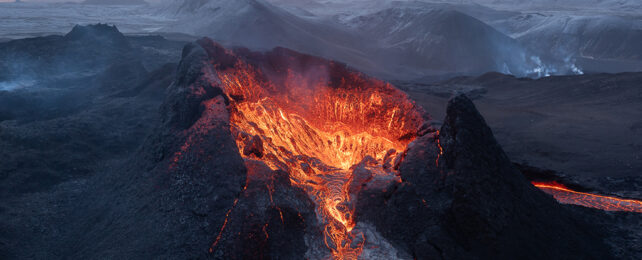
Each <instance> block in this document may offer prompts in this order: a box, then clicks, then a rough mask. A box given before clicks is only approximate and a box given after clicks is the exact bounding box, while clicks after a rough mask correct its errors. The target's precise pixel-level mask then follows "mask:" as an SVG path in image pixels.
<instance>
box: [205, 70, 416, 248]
mask: <svg viewBox="0 0 642 260" xmlns="http://www.w3.org/2000/svg"><path fill="white" fill-rule="evenodd" d="M330 66H332V64H330V65H328V64H325V65H319V66H318V67H311V68H310V67H309V68H307V71H305V72H297V71H294V70H293V69H292V68H288V69H286V70H284V71H278V72H279V73H281V74H280V75H279V76H277V78H276V79H271V78H269V77H268V76H266V75H265V73H264V71H261V70H260V69H257V68H255V67H254V66H252V65H250V64H247V63H245V62H243V61H241V60H240V59H239V60H238V61H237V62H236V64H235V65H234V66H233V67H232V68H230V67H228V68H226V69H223V70H218V71H217V76H218V79H219V80H220V81H221V86H222V88H223V91H224V93H225V94H226V95H227V97H228V99H229V100H230V105H229V110H230V122H231V130H232V133H233V135H234V136H235V138H236V142H237V146H238V148H239V152H240V153H241V155H242V156H243V157H244V158H246V159H252V160H261V161H263V162H264V163H265V164H267V165H268V166H269V167H270V168H272V169H273V170H276V169H281V170H285V171H287V172H288V173H289V175H290V179H291V181H292V183H293V184H294V185H297V186H299V187H301V188H302V189H304V190H305V191H306V192H307V193H308V195H309V197H310V198H311V199H312V200H313V201H314V202H315V204H316V207H317V208H316V213H317V217H318V218H319V220H320V222H321V223H323V225H324V226H325V230H324V231H323V232H324V238H325V244H326V245H327V247H328V248H329V249H330V250H331V251H332V255H333V257H334V258H335V259H356V258H357V257H358V256H359V255H360V254H361V252H362V249H363V245H364V243H365V239H364V235H363V234H362V233H361V232H359V231H357V230H354V227H355V225H356V223H355V220H354V218H353V216H354V203H353V202H354V200H355V199H356V198H355V196H356V192H358V190H353V189H354V188H352V189H351V184H352V182H353V171H352V169H354V168H353V166H355V165H357V164H359V163H362V161H363V162H364V163H365V162H367V163H365V165H366V166H365V167H367V168H368V169H369V170H371V172H373V174H375V175H384V176H386V177H388V178H389V179H390V180H397V181H400V180H398V179H399V177H398V176H396V170H394V167H393V166H392V165H393V164H395V162H398V161H399V160H401V156H402V153H403V152H404V150H405V149H406V147H407V145H408V143H410V142H411V141H412V140H413V139H414V137H415V135H416V131H417V129H418V127H419V126H420V125H421V123H422V122H423V119H422V117H421V116H420V114H419V112H418V110H417V108H416V106H415V104H414V103H413V102H411V101H410V100H409V99H408V98H407V96H406V95H405V94H403V93H402V92H401V91H399V90H397V89H395V88H394V87H392V86H391V85H389V84H387V83H384V82H382V81H378V80H372V79H367V78H365V77H364V76H362V75H360V74H358V73H353V72H348V71H341V72H339V73H340V78H337V77H336V75H333V77H332V78H333V80H329V78H331V76H330V75H329V72H328V70H329V69H330V68H329V67H330ZM215 67H216V66H215ZM272 77H275V76H272ZM257 137H258V138H259V139H260V142H259V141H258V140H257ZM250 143H251V145H248V144H250ZM259 143H260V144H259ZM257 149H258V150H260V151H258V150H257ZM364 159H367V160H364ZM357 186H360V185H357ZM357 189H358V188H357ZM266 236H267V234H266ZM355 238H359V239H355Z"/></svg>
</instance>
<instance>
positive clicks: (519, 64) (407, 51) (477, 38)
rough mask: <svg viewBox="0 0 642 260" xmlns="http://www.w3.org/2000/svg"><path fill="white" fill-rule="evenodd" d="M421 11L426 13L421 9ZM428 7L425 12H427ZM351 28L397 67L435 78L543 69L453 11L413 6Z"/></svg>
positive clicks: (483, 26)
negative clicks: (450, 74)
mask: <svg viewBox="0 0 642 260" xmlns="http://www.w3.org/2000/svg"><path fill="white" fill-rule="evenodd" d="M417 7H420V8H417ZM421 7H423V8H421ZM349 22H350V23H351V26H353V27H354V28H355V30H357V31H360V32H364V33H366V35H368V38H370V39H372V40H373V41H376V42H377V45H378V47H380V48H382V49H388V50H390V51H391V52H392V53H394V55H395V56H394V57H390V58H391V59H396V60H397V62H399V63H400V64H403V65H405V66H409V67H412V68H417V69H423V70H431V71H434V72H435V73H440V72H458V73H480V72H486V71H500V72H504V73H513V74H517V75H524V74H528V73H529V71H530V70H533V69H534V68H535V66H537V64H534V62H533V61H531V60H530V57H531V56H532V55H533V54H531V53H529V52H528V51H527V50H526V49H525V48H523V47H522V46H521V45H520V44H519V43H518V42H517V41H515V40H513V39H512V38H510V37H508V36H506V35H504V34H502V33H500V32H498V31H497V30H495V29H493V28H492V27H490V26H488V25H486V24H485V23H483V22H481V21H479V20H477V19H475V18H473V17H470V16H468V15H466V14H464V13H461V12H459V11H456V10H453V9H450V8H432V7H430V6H423V5H419V6H418V5H408V6H399V7H392V8H388V9H385V10H382V11H379V12H376V13H373V14H368V15H364V16H359V17H356V18H353V19H352V20H351V21H349Z"/></svg>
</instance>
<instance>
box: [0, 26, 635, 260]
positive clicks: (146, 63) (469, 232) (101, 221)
mask: <svg viewBox="0 0 642 260" xmlns="http://www.w3.org/2000/svg"><path fill="white" fill-rule="evenodd" d="M186 44H188V43H187V42H179V41H170V40H166V39H164V38H162V37H156V36H136V37H134V36H124V35H123V34H121V33H120V32H119V31H118V30H117V29H116V28H115V27H111V26H106V25H95V26H78V27H75V28H74V29H73V30H72V31H71V32H70V33H68V34H66V35H64V36H48V37H39V38H32V39H22V40H15V41H9V42H5V43H1V44H0V68H2V70H0V86H1V87H2V89H0V155H1V156H2V158H3V160H2V163H1V164H0V187H1V189H0V223H1V224H0V258H3V259H5V258H6V259H29V258H36V259H43V258H44V259H66V258H125V259H132V258H224V259H241V258H259V257H264V258H280V259H301V258H316V257H319V256H325V255H326V254H328V251H329V250H328V249H327V248H326V247H325V246H324V245H323V241H322V238H321V231H319V227H318V223H315V222H316V221H317V218H316V217H315V212H314V208H313V205H312V202H311V201H309V200H307V199H306V196H305V194H304V193H303V191H302V190H300V189H299V188H298V187H296V186H293V185H292V184H291V183H290V181H289V180H288V179H287V178H286V177H284V176H283V174H284V173H283V172H279V171H273V170H271V169H266V168H265V167H263V166H260V165H259V166H257V167H256V169H254V171H258V172H265V173H266V175H270V176H275V177H273V178H264V176H263V175H255V176H247V175H246V172H247V163H244V160H243V158H242V157H241V154H240V153H239V151H238V149H237V147H236V145H235V143H234V140H233V138H232V135H231V133H230V131H229V119H226V118H225V115H226V113H227V111H226V105H227V103H228V102H229V100H225V98H224V97H223V95H222V93H221V92H217V90H216V88H212V89H209V88H208V87H211V85H212V84H211V82H210V80H211V79H210V78H207V77H205V76H204V75H203V73H202V71H203V68H206V67H207V65H206V64H208V63H207V62H206V61H208V60H211V59H223V58H226V57H227V56H225V55H224V54H223V52H221V49H220V48H221V47H220V46H218V45H215V44H214V43H212V42H211V41H209V40H201V41H199V42H198V43H189V45H187V47H184V46H185V45H186ZM241 53H243V52H241ZM248 55H249V56H251V54H248ZM272 55H277V54H272ZM259 56H260V55H259ZM302 56H305V55H302ZM286 57H288V56H286ZM292 58H294V59H296V58H300V56H296V55H293V56H292ZM224 62H229V61H224ZM394 83H395V85H396V86H397V87H399V88H400V89H401V90H403V91H405V92H406V93H408V94H409V96H410V98H411V99H413V100H415V101H416V102H417V104H419V105H421V106H422V107H423V108H424V109H425V110H426V111H427V112H428V113H430V114H431V115H432V118H433V120H432V121H431V122H430V123H431V125H432V128H433V129H434V130H441V131H440V134H438V135H437V134H436V133H435V131H425V129H424V131H422V132H421V134H418V136H417V139H416V141H415V142H414V143H413V144H411V145H410V146H409V150H408V151H407V156H406V158H405V159H404V161H403V164H401V165H400V167H399V172H400V175H401V178H402V179H403V180H404V182H402V183H394V184H392V185H390V186H389V187H387V188H386V189H385V190H384V191H382V190H379V189H368V188H364V189H362V190H361V191H360V193H359V194H358V196H359V198H362V199H360V200H359V202H358V203H357V205H356V206H355V207H356V209H357V211H356V212H357V216H356V218H357V219H358V220H359V222H358V224H357V226H358V227H359V228H361V229H363V230H366V231H367V232H366V239H370V241H379V242H377V243H373V244H366V246H368V245H370V246H372V247H371V248H364V251H363V253H362V257H363V258H370V259H373V258H391V257H394V258H400V259H412V258H416V259H439V258H441V259H462V258H466V259H468V258H480V259H485V258H502V259H514V258H533V259H543V258H553V259H555V258H565V259H573V258H581V259H585V258H597V259H608V258H619V259H636V258H639V257H640V256H642V248H641V247H640V242H639V241H640V240H641V239H642V229H640V227H641V226H642V225H641V224H642V215H641V214H639V213H626V212H604V211H600V210H596V209H588V208H582V207H578V206H568V205H560V204H558V203H557V202H555V201H554V200H553V199H552V197H550V196H548V195H545V194H544V193H542V192H540V191H539V190H537V189H535V188H534V187H533V186H532V185H530V183H529V182H528V180H529V178H544V177H546V178H549V179H555V180H560V181H563V182H565V183H569V184H574V185H577V186H579V187H582V188H584V189H585V190H586V191H591V192H598V193H601V194H609V195H610V194H614V195H620V196H623V197H631V198H638V199H640V198H642V197H641V196H640V190H641V187H642V181H641V178H640V176H639V172H640V170H641V169H642V162H641V159H640V157H639V156H640V154H642V153H641V151H640V149H641V145H642V144H640V143H639V141H640V140H642V138H641V137H640V135H641V134H642V132H641V131H640V129H642V128H641V127H640V123H642V122H638V121H639V120H640V118H642V116H641V115H640V113H641V112H640V111H642V108H641V106H642V100H641V99H642V93H641V91H642V90H641V89H640V88H639V87H638V86H639V84H640V83H642V74H641V73H624V74H593V75H582V76H564V77H549V78H543V79H538V80H532V79H521V78H514V77H512V76H506V75H503V74H495V73H493V74H486V75H483V76H480V77H468V78H466V77H461V78H454V79H450V80H447V81H442V82H438V83H427V82H416V81H414V82H409V81H400V82H394ZM219 90H220V89H219ZM457 93H464V94H466V96H467V97H465V96H456V98H454V99H451V97H452V96H454V95H455V94H457ZM469 99H472V100H473V101H474V105H473V103H472V102H471V101H470V100H469ZM449 100H450V101H449ZM204 101H211V103H207V104H209V105H208V106H203V105H202V104H201V103H202V102H204ZM477 109H479V112H477ZM482 116H483V117H482ZM487 124H488V125H487ZM194 126H196V127H194ZM489 127H490V128H489ZM490 129H492V131H491V130H490ZM495 138H496V139H497V141H495ZM188 140H192V141H191V142H192V143H193V146H191V147H190V149H187V150H183V148H182V144H184V143H186V142H187V141H188ZM194 140H197V142H195V141H194ZM437 140H439V143H440V144H441V145H442V146H443V149H444V151H443V154H439V150H438V149H437V146H436V142H437ZM500 145H501V146H500ZM504 151H505V152H506V153H504ZM177 152H181V155H182V157H181V158H182V159H181V161H180V162H179V163H176V164H174V163H175V162H173V161H172V158H173V157H174V156H175V155H176V154H177ZM436 156H439V157H436ZM435 159H437V160H442V163H441V164H439V165H437V166H436V167H433V166H432V165H433V162H434V161H435ZM514 163H517V164H518V165H515V164H514ZM429 164H430V166H427V165H429ZM520 170H521V171H520ZM524 176H526V177H524ZM533 176H535V177H533ZM547 176H548V177H547ZM366 179H367V178H366ZM270 185H271V186H272V187H278V189H277V192H275V193H274V194H272V193H270V192H271V191H270V190H269V188H268V186H270ZM365 186H366V187H367V186H368V185H365ZM244 187H245V188H244ZM267 196H270V198H272V202H270V201H269V200H268V199H267ZM277 208H278V209H279V210H276V209H277ZM281 210H282V211H281ZM279 212H280V214H279ZM279 215H280V216H279ZM222 227H226V229H223V228H222ZM264 227H265V228H264ZM317 232H318V233H317ZM235 234H242V235H235ZM293 238H294V239H293ZM216 241H219V242H218V243H220V244H221V245H224V246H218V247H213V246H212V244H213V243H214V242H216ZM285 241H287V242H288V243H284V242H285ZM289 242H292V243H289ZM218 243H217V245H218ZM210 248H212V252H210V251H209V249H210ZM248 248H251V250H247V249H248ZM376 248H384V249H385V250H378V249H376ZM391 252H392V253H391Z"/></svg>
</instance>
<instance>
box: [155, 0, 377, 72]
mask: <svg viewBox="0 0 642 260" xmlns="http://www.w3.org/2000/svg"><path fill="white" fill-rule="evenodd" d="M162 12H164V13H165V15H169V16H173V17H175V18H176V19H177V20H178V22H177V23H175V24H174V25H172V26H168V27H166V28H164V30H166V31H174V32H186V33H191V34H194V35H200V36H208V37H211V38H212V39H214V40H215V41H217V42H220V43H222V44H224V45H227V46H243V47H247V48H251V49H259V50H267V49H272V48H274V47H277V46H282V47H288V48H290V49H294V50H297V51H300V52H305V53H309V54H313V55H317V56H322V57H326V58H330V59H335V60H340V61H343V62H346V63H349V64H351V65H353V66H356V67H359V68H360V69H363V70H366V71H368V72H373V71H378V72H381V71H383V69H380V68H376V67H375V66H374V64H373V63H372V62H371V60H370V57H369V56H368V55H367V53H364V52H363V51H362V50H361V47H362V46H363V44H362V41H363V40H362V39H361V38H360V37H358V35H355V34H353V33H351V32H349V31H347V30H346V29H345V28H342V27H341V26H340V25H338V24H334V23H332V22H329V21H326V20H313V19H304V18H301V17H299V16H297V15H294V14H292V13H290V12H287V11H286V10H284V9H282V8H279V7H276V6H274V5H272V4H270V3H267V2H265V1H262V0H183V1H175V2H173V3H172V4H170V5H169V6H167V7H165V9H164V10H163V11H162Z"/></svg>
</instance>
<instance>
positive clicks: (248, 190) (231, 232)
mask: <svg viewBox="0 0 642 260" xmlns="http://www.w3.org/2000/svg"><path fill="white" fill-rule="evenodd" d="M246 166H247V168H248V181H247V186H246V187H245V189H244V190H243V194H242V195H241V197H240V198H239V201H238V203H237V204H236V206H235V207H234V209H233V210H232V211H231V212H230V214H229V216H228V222H227V225H226V226H225V229H224V230H222V231H221V234H220V235H219V236H220V237H217V240H216V241H215V245H213V247H212V252H213V256H214V257H215V258H222V259H261V258H269V259H304V258H306V257H305V256H306V255H305V254H306V252H307V251H308V246H307V245H306V244H307V243H306V241H308V243H315V242H316V243H317V244H318V245H317V247H321V246H320V245H321V243H322V241H323V237H322V236H321V234H322V230H321V229H320V228H319V225H318V223H317V216H316V214H315V209H314V203H313V202H312V201H311V200H310V199H309V198H308V195H307V194H306V193H305V191H304V190H302V189H301V188H298V187H295V186H293V185H292V184H291V183H290V177H289V176H288V173H287V172H284V171H280V170H279V171H273V170H271V169H270V168H269V167H268V166H267V165H265V164H264V163H263V162H260V161H246ZM313 241H314V242H313Z"/></svg>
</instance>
